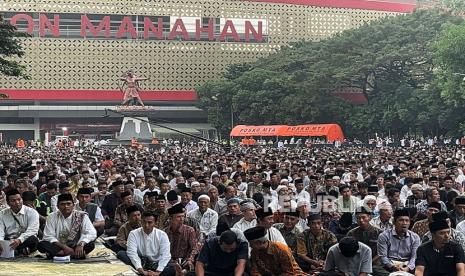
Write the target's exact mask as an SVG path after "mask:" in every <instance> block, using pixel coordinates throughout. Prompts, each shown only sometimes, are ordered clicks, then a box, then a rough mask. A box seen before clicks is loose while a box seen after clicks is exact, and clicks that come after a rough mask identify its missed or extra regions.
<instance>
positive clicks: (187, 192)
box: [181, 188, 198, 213]
mask: <svg viewBox="0 0 465 276" xmlns="http://www.w3.org/2000/svg"><path fill="white" fill-rule="evenodd" d="M181 203H182V205H183V206H184V208H186V211H187V212H188V213H189V212H190V211H192V210H195V209H197V207H198V206H197V203H195V201H193V200H192V192H191V189H190V188H184V189H183V190H182V191H181Z"/></svg>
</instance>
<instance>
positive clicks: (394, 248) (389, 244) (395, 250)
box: [378, 228, 421, 270]
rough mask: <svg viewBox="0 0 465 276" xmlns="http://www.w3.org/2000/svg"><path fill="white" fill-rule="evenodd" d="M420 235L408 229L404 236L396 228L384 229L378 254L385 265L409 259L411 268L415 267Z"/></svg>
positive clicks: (380, 236)
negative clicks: (398, 233)
mask: <svg viewBox="0 0 465 276" xmlns="http://www.w3.org/2000/svg"><path fill="white" fill-rule="evenodd" d="M420 243H421V242H420V237H419V236H418V235H417V234H416V233H414V232H412V231H410V230H407V233H406V234H405V236H404V237H400V236H399V235H397V232H396V230H395V228H393V229H389V230H386V231H384V232H383V233H381V234H380V235H379V238H378V255H379V257H380V259H381V264H382V265H383V266H387V267H392V266H393V265H394V264H393V262H392V261H393V260H394V261H407V262H408V264H407V266H408V267H409V269H411V270H413V269H415V258H416V252H417V249H418V247H419V246H420Z"/></svg>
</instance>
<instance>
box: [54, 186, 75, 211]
mask: <svg viewBox="0 0 465 276" xmlns="http://www.w3.org/2000/svg"><path fill="white" fill-rule="evenodd" d="M58 189H59V192H60V193H59V194H57V195H54V196H53V197H52V199H50V205H51V206H50V207H52V212H55V211H57V210H58V206H57V205H58V196H59V195H61V194H69V193H71V186H70V185H69V182H63V183H60V184H59V186H58Z"/></svg>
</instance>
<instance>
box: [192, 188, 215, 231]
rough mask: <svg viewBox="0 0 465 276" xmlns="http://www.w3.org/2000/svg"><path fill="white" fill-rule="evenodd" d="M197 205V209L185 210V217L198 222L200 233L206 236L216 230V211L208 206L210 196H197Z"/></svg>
mask: <svg viewBox="0 0 465 276" xmlns="http://www.w3.org/2000/svg"><path fill="white" fill-rule="evenodd" d="M198 206H199V207H198V208H197V209H195V210H192V211H190V212H187V217H188V218H189V219H192V220H194V221H195V222H196V223H198V224H199V228H200V233H201V234H202V235H204V236H205V237H206V236H208V234H210V233H211V232H214V231H216V225H218V213H217V212H215V211H213V210H212V209H210V208H208V206H210V197H209V196H207V195H201V196H199V200H198Z"/></svg>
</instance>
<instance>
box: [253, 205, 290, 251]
mask: <svg viewBox="0 0 465 276" xmlns="http://www.w3.org/2000/svg"><path fill="white" fill-rule="evenodd" d="M255 214H256V215H257V226H262V227H265V229H266V236H267V237H268V240H270V241H275V242H280V243H283V244H285V245H287V243H286V240H285V239H284V237H283V235H282V234H281V232H279V230H278V229H276V228H274V227H273V224H274V219H273V212H272V211H271V209H268V210H267V211H263V209H259V210H257V211H256V212H255Z"/></svg>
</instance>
